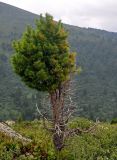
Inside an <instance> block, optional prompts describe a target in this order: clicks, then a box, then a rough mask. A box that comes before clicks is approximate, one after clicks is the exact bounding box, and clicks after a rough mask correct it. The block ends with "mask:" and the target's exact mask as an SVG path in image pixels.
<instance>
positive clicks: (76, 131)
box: [65, 122, 99, 138]
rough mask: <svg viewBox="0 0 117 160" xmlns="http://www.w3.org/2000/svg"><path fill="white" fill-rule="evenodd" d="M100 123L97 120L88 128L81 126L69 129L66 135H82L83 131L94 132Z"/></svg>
mask: <svg viewBox="0 0 117 160" xmlns="http://www.w3.org/2000/svg"><path fill="white" fill-rule="evenodd" d="M98 124H99V122H96V123H95V124H94V125H93V126H91V127H89V128H88V129H81V128H74V129H69V130H67V131H66V133H65V137H66V138H68V137H71V136H73V135H80V134H82V133H89V132H92V131H94V130H95V129H96V126H97V125H98Z"/></svg>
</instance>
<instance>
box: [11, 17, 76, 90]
mask: <svg viewBox="0 0 117 160" xmlns="http://www.w3.org/2000/svg"><path fill="white" fill-rule="evenodd" d="M67 37H68V33H67V32H66V31H65V29H64V27H63V24H62V23H61V21H59V22H56V21H54V20H53V17H52V16H51V15H49V14H46V16H45V17H43V16H42V15H40V19H39V20H36V28H32V27H31V26H28V27H27V29H26V31H25V32H24V33H23V36H22V38H21V39H20V40H18V41H14V42H13V48H14V50H15V53H14V54H13V56H12V64H13V67H14V71H15V72H16V73H17V74H18V75H20V77H21V78H22V80H23V81H24V82H25V83H26V84H27V85H28V86H29V87H31V88H35V89H37V90H39V91H48V92H53V91H54V90H56V89H57V88H59V87H60V86H61V84H62V83H63V82H65V81H67V80H69V78H70V73H72V72H74V71H75V70H76V68H75V53H71V52H70V49H69V44H68V41H67Z"/></svg>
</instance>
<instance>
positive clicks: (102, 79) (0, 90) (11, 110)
mask: <svg viewBox="0 0 117 160" xmlns="http://www.w3.org/2000/svg"><path fill="white" fill-rule="evenodd" d="M37 18H39V16H38V15H35V14H32V13H30V12H27V11H24V10H21V9H18V8H16V7H13V6H10V5H6V4H4V3H1V2H0V120H6V119H15V120H16V119H20V118H23V119H27V120H31V119H34V118H37V113H36V107H35V105H36V103H38V106H39V108H40V110H41V111H42V112H44V113H46V114H48V115H49V107H50V106H49V102H48V101H47V99H45V98H44V97H45V96H46V93H45V94H43V93H41V92H40V93H37V92H36V91H35V90H32V89H29V88H27V87H26V86H25V85H24V84H23V83H21V80H20V78H19V77H18V76H17V75H15V73H13V69H12V66H11V63H10V57H11V55H12V54H13V49H12V45H11V44H12V41H13V40H16V39H19V38H20V37H21V33H22V32H23V31H25V28H26V26H27V24H29V25H32V26H34V21H35V19H37ZM65 28H66V30H68V32H69V42H70V45H71V46H72V48H71V50H74V51H76V52H77V53H78V55H77V64H78V65H79V66H81V68H82V72H81V73H80V75H76V77H75V79H74V80H73V87H72V92H73V95H72V98H73V100H74V102H75V104H76V107H77V111H76V113H75V115H77V116H83V117H86V118H90V119H93V120H95V119H96V118H99V119H100V120H111V119H112V118H116V117H117V74H116V68H117V62H116V61H117V47H116V46H117V45H116V44H117V33H112V32H107V31H103V30H97V29H92V28H80V27H76V26H70V25H65ZM46 97H47V96H46ZM42 108H43V109H42Z"/></svg>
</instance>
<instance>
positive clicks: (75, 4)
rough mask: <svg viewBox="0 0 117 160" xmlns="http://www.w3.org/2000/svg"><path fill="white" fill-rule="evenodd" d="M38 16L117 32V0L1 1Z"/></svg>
mask: <svg viewBox="0 0 117 160" xmlns="http://www.w3.org/2000/svg"><path fill="white" fill-rule="evenodd" d="M0 1H1V2H5V3H8V4H11V5H13V6H17V7H19V8H22V9H25V10H27V11H31V12H33V13H36V14H40V13H46V12H47V13H50V14H52V15H53V16H54V18H55V19H56V20H58V19H61V20H62V22H64V23H67V24H72V25H76V26H80V27H92V28H98V29H105V30H108V31H114V32H117V0H0Z"/></svg>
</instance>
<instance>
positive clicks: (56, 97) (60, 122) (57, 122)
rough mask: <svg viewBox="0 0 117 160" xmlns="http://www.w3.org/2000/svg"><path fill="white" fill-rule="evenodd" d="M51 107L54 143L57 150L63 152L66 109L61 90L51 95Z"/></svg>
mask: <svg viewBox="0 0 117 160" xmlns="http://www.w3.org/2000/svg"><path fill="white" fill-rule="evenodd" d="M50 97H51V99H50V100H51V106H52V112H53V128H54V133H53V143H54V145H55V148H56V150H58V151H61V149H62V148H63V147H64V132H65V125H64V119H63V109H64V96H63V94H62V93H61V90H60V89H59V90H56V91H55V92H54V93H52V94H50Z"/></svg>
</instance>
